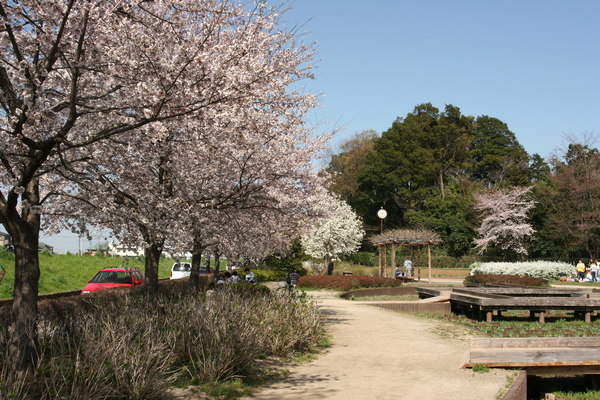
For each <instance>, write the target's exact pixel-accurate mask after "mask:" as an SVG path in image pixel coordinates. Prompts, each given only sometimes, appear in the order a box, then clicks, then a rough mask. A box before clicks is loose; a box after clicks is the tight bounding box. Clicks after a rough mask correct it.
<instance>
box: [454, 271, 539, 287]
mask: <svg viewBox="0 0 600 400" xmlns="http://www.w3.org/2000/svg"><path fill="white" fill-rule="evenodd" d="M464 282H465V284H467V283H479V284H502V285H521V286H535V287H544V286H549V284H548V281H547V280H546V279H540V278H533V277H531V276H522V275H490V274H477V275H470V276H467V277H466V278H465V281H464Z"/></svg>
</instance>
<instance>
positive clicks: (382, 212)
mask: <svg viewBox="0 0 600 400" xmlns="http://www.w3.org/2000/svg"><path fill="white" fill-rule="evenodd" d="M377 216H378V217H379V219H380V220H381V227H380V230H379V233H380V234H383V220H384V219H385V217H387V211H385V210H384V209H383V207H381V209H380V210H379V211H377ZM381 247H382V246H379V276H383V268H384V267H383V260H382V255H383V252H382V251H381ZM383 251H385V248H384V249H383ZM385 263H386V264H387V261H386V262H385Z"/></svg>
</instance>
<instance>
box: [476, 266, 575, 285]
mask: <svg viewBox="0 0 600 400" xmlns="http://www.w3.org/2000/svg"><path fill="white" fill-rule="evenodd" d="M475 274H494V275H522V276H531V277H533V278H541V279H546V280H549V281H555V280H559V279H560V278H561V277H562V276H572V277H574V276H575V275H576V273H575V267H574V266H573V265H571V264H569V263H564V262H557V261H529V262H486V263H474V264H472V265H471V275H475Z"/></svg>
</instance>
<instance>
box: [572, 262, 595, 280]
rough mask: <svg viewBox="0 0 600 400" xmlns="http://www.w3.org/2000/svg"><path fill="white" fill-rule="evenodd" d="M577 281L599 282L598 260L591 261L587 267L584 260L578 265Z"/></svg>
mask: <svg viewBox="0 0 600 400" xmlns="http://www.w3.org/2000/svg"><path fill="white" fill-rule="evenodd" d="M575 269H576V270H577V280H578V281H579V282H598V269H600V267H598V264H597V263H596V260H594V259H591V260H590V263H589V265H587V266H586V265H585V263H584V262H583V260H579V262H578V263H577V267H576V268H575Z"/></svg>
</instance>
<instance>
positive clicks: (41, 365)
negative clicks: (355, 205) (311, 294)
mask: <svg viewBox="0 0 600 400" xmlns="http://www.w3.org/2000/svg"><path fill="white" fill-rule="evenodd" d="M254 286H256V285H251V284H245V283H240V284H236V285H232V287H231V288H230V287H229V286H228V287H225V288H223V289H217V290H215V291H209V292H207V294H206V295H205V294H203V293H202V294H201V295H200V296H191V295H183V294H181V295H179V296H172V297H164V296H163V297H161V298H160V300H159V302H147V301H145V300H144V297H143V296H138V295H136V294H135V292H131V291H111V292H112V293H111V294H110V296H108V295H106V293H104V294H103V296H97V297H96V296H90V298H89V299H88V300H87V302H88V304H87V307H76V308H74V309H73V310H72V312H70V313H68V314H67V315H66V316H65V314H64V313H62V312H61V313H60V315H63V316H65V318H63V319H61V320H57V319H56V318H55V317H56V313H54V314H52V315H51V316H49V315H47V314H44V313H43V312H42V313H40V314H41V315H40V323H39V329H38V332H39V335H38V338H39V346H38V351H39V354H38V356H39V361H38V365H37V368H36V372H35V376H33V377H30V376H29V377H23V376H16V375H14V371H12V370H11V368H10V366H11V365H13V363H11V362H8V360H5V354H6V347H7V343H10V340H11V338H10V337H9V334H8V333H7V330H6V329H4V330H3V331H2V332H3V333H2V335H3V336H2V340H1V341H0V345H1V346H2V348H1V349H0V350H1V352H0V362H1V363H2V367H1V373H2V376H1V378H0V393H1V394H0V399H2V400H3V399H8V398H35V399H56V398H69V399H92V398H94V399H95V398H103V399H160V398H164V396H165V393H166V392H167V390H168V389H169V387H170V385H172V383H173V382H174V381H175V380H177V379H179V378H182V379H185V380H187V381H192V382H198V383H200V382H214V381H219V380H224V379H227V378H230V377H233V376H240V375H241V374H243V373H244V371H245V369H246V368H247V367H249V366H250V365H252V364H253V363H254V362H255V360H256V359H257V358H258V357H259V356H261V357H262V356H264V355H269V354H275V355H286V354H289V353H290V352H292V351H294V350H298V349H303V348H308V347H311V346H313V345H314V344H315V343H316V340H317V337H318V334H319V329H320V317H319V313H318V311H317V309H316V307H315V305H314V304H313V302H312V301H310V300H308V299H307V298H306V297H305V296H303V295H296V296H292V295H288V294H286V295H280V294H276V293H262V292H260V293H259V292H256V291H254ZM245 287H247V288H248V289H249V290H252V293H250V292H248V291H246V290H244V288H245ZM230 289H231V290H230Z"/></svg>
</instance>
